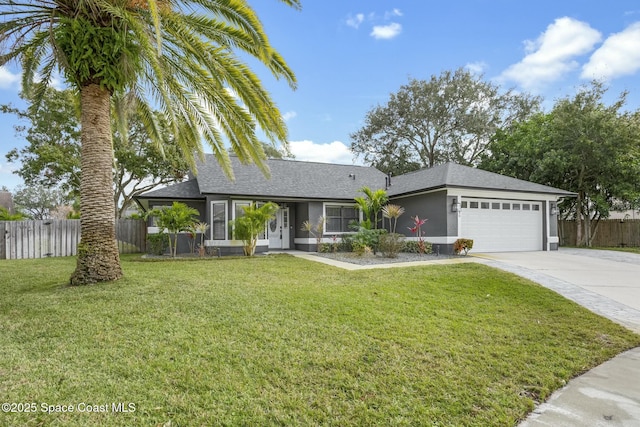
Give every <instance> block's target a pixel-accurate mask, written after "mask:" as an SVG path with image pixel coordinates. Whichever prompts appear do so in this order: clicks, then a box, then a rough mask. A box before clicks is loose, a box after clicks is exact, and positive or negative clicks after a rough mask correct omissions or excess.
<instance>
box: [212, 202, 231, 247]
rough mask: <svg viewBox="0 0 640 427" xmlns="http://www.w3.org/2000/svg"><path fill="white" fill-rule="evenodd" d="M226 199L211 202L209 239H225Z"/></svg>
mask: <svg viewBox="0 0 640 427" xmlns="http://www.w3.org/2000/svg"><path fill="white" fill-rule="evenodd" d="M227 203H228V202H227V201H226V200H214V201H212V202H211V239H212V240H227V222H228V221H227Z"/></svg>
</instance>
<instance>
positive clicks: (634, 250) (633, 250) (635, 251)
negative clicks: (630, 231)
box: [591, 247, 640, 254]
mask: <svg viewBox="0 0 640 427" xmlns="http://www.w3.org/2000/svg"><path fill="white" fill-rule="evenodd" d="M591 249H600V250H603V251H618V252H629V253H632V254H640V247H624V248H620V247H612V248H610V247H606V248H599V247H596V248H591Z"/></svg>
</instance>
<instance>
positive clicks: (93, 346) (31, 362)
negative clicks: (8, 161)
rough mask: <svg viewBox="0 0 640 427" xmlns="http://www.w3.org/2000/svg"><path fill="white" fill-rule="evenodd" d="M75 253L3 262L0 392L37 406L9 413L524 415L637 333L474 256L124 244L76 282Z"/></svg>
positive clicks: (182, 419)
mask: <svg viewBox="0 0 640 427" xmlns="http://www.w3.org/2000/svg"><path fill="white" fill-rule="evenodd" d="M74 263H75V260H74V259H72V258H60V259H45V260H23V261H0V273H1V274H0V287H1V290H2V298H1V299H0V402H15V403H22V404H25V403H26V404H30V403H35V405H34V406H35V408H36V411H35V412H31V413H0V425H24V426H39V425H82V426H102V425H121V426H132V425H150V426H163V425H166V426H195V425H198V426H204V425H229V426H235V425H247V426H248V425H251V426H253V425H256V426H257V425H260V426H266V425H286V426H296V425H299V426H307V425H336V426H348V425H357V426H360V425H389V426H391V425H433V426H445V425H446V426H449V425H455V426H514V425H516V423H517V422H518V421H519V420H521V419H522V418H524V417H525V416H526V414H527V413H528V412H529V411H531V409H532V408H533V406H534V400H537V399H544V398H546V397H548V396H549V394H550V393H551V392H552V391H553V390H555V389H556V388H558V387H561V386H562V385H563V384H564V383H565V382H566V381H568V380H569V379H570V378H572V377H574V376H576V375H578V374H580V373H582V372H584V371H586V370H588V369H590V368H592V367H594V366H596V365H598V364H600V363H602V362H603V361H605V360H607V359H610V358H611V357H613V356H614V355H616V354H618V353H620V352H621V351H623V350H626V349H629V348H632V347H634V346H638V345H640V336H638V335H634V334H632V333H631V332H628V331H627V330H625V329H623V328H622V327H620V326H618V325H616V324H614V323H612V322H610V321H608V320H605V319H603V318H600V317H598V316H596V315H594V314H592V313H590V312H589V311H586V310H584V309H582V308H581V307H579V306H577V305H576V304H574V303H572V302H570V301H567V300H565V299H563V298H561V297H559V296H557V295H556V294H554V293H552V292H550V291H548V290H546V289H544V288H542V287H540V286H537V285H535V284H533V283H531V282H529V281H526V280H524V279H520V278H517V277H515V276H513V275H511V274H508V273H504V272H500V271H497V270H493V269H491V268H489V267H486V266H483V265H478V264H453V265H446V266H429V267H413V268H403V269H389V270H365V271H355V272H347V271H344V270H340V269H337V268H333V267H329V266H326V265H323V264H319V263H314V262H310V261H305V260H301V259H296V258H293V257H288V256H273V257H257V258H254V259H224V258H223V259H213V260H206V261H160V262H143V261H141V260H140V259H139V256H125V257H124V259H123V267H124V270H125V274H126V277H125V278H124V279H122V280H120V281H118V282H116V283H111V284H102V285H97V286H87V287H77V288H72V287H67V286H66V285H65V282H66V281H67V280H68V278H69V276H70V275H71V272H72V271H73V269H74ZM114 403H115V404H116V407H114V406H112V404H114ZM118 403H121V404H122V405H120V407H118V406H117V405H118ZM129 404H131V405H129ZM47 405H52V406H53V408H52V409H53V410H62V409H65V408H63V407H62V406H60V407H55V405H70V406H68V407H66V409H69V408H72V409H73V410H74V412H57V413H51V414H48V413H45V412H43V409H44V408H45V407H46V408H49V406H47ZM24 407H25V406H24V405H23V406H22V409H24ZM28 407H29V408H30V406H28ZM15 408H16V409H18V405H16V406H15ZM87 409H92V410H94V411H93V412H86V411H87ZM114 409H127V410H129V412H116V411H115V410H114ZM79 411H82V412H79Z"/></svg>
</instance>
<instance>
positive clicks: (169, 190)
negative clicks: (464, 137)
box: [137, 155, 573, 254]
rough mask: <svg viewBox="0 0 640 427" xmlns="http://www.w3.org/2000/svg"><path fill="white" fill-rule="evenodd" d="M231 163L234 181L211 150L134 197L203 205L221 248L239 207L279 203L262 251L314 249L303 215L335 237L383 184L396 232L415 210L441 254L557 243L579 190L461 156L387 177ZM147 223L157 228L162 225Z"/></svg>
mask: <svg viewBox="0 0 640 427" xmlns="http://www.w3.org/2000/svg"><path fill="white" fill-rule="evenodd" d="M232 163H233V171H234V174H235V181H230V180H228V179H227V177H226V176H225V175H224V173H223V172H222V169H221V168H220V166H219V165H218V163H217V161H216V159H215V158H214V156H213V155H206V157H205V160H204V162H202V163H199V164H198V175H197V177H192V179H190V180H189V181H186V182H182V183H179V184H175V185H172V186H169V187H166V188H162V189H159V190H155V191H151V192H149V193H146V194H144V195H142V196H140V197H138V199H137V201H138V203H139V204H140V206H142V207H143V209H152V208H154V207H158V206H163V205H170V204H171V203H172V202H173V201H180V202H183V203H186V204H188V205H189V206H191V207H193V208H195V209H197V210H198V212H200V220H201V221H204V222H207V223H208V224H209V225H210V226H211V227H210V230H209V232H208V234H207V239H206V245H207V246H213V247H216V248H219V249H220V251H221V253H222V254H230V253H241V252H242V249H241V242H240V241H236V240H234V239H233V236H232V235H231V232H230V229H229V226H228V223H229V221H231V220H233V219H235V217H236V216H237V215H240V214H241V213H242V212H243V211H242V206H246V205H248V204H250V203H251V202H268V201H272V202H276V203H278V205H280V208H281V209H280V210H279V211H278V213H277V217H276V219H275V220H273V221H271V223H269V224H267V226H266V230H265V234H264V236H262V239H261V240H259V242H258V247H257V252H265V251H269V250H278V249H298V250H303V251H312V250H315V242H316V240H315V239H314V238H313V236H310V235H309V234H308V233H307V232H304V231H302V230H301V227H302V223H303V222H304V221H310V222H311V223H316V222H317V221H318V218H320V217H324V218H325V219H326V224H325V233H324V236H323V239H324V241H325V242H331V241H332V239H333V238H334V236H338V237H339V236H340V235H343V234H345V233H349V232H352V230H350V229H349V222H351V221H352V220H354V219H359V212H358V211H357V209H356V208H355V204H354V197H356V196H361V195H362V194H361V193H360V192H359V190H360V189H361V188H362V187H364V186H366V187H369V188H371V189H374V190H375V189H386V191H387V194H388V196H389V199H390V203H394V204H397V205H400V206H402V207H404V208H405V214H404V215H402V216H401V217H400V218H399V220H398V225H397V230H396V231H397V232H399V233H403V234H406V235H407V238H408V239H412V238H415V237H414V236H413V235H412V234H411V233H410V231H409V229H408V227H410V226H411V225H412V219H411V217H413V216H415V215H418V216H419V217H420V218H427V219H428V221H427V223H426V224H425V225H424V226H423V227H422V230H423V232H424V238H425V240H427V241H429V242H431V243H432V244H433V245H434V248H436V249H437V250H439V251H440V253H450V252H451V251H452V247H453V243H454V242H455V241H456V239H458V238H469V239H473V240H474V248H473V250H474V252H498V251H500V252H502V251H541V250H544V251H547V250H556V249H557V248H558V230H557V221H556V219H557V218H556V215H557V202H558V200H559V199H560V198H562V197H570V196H573V193H571V192H568V191H564V190H560V189H557V188H552V187H548V186H544V185H540V184H535V183H531V182H527V181H522V180H518V179H514V178H510V177H506V176H503V175H499V174H495V173H491V172H487V171H483V170H480V169H476V168H471V167H467V166H461V165H458V164H455V163H447V164H443V165H438V166H435V167H433V168H429V169H422V170H419V171H416V172H412V173H408V174H406V175H401V176H396V177H391V178H390V177H388V176H386V175H385V174H384V173H382V172H380V171H379V170H377V169H375V168H372V167H366V166H353V165H338V164H326V163H313V162H302V161H294V160H279V159H270V160H268V161H267V164H268V166H269V169H270V171H271V178H270V179H266V178H265V177H264V176H263V175H262V173H261V172H260V170H259V169H258V168H256V166H255V165H242V164H241V163H240V162H239V161H238V159H237V158H234V157H232ZM149 225H150V227H149V232H150V233H153V232H157V229H155V228H154V227H152V225H153V224H151V223H150V224H149ZM183 247H184V248H186V244H184V246H183ZM179 249H181V248H179Z"/></svg>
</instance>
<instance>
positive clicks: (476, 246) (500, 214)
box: [460, 198, 543, 252]
mask: <svg viewBox="0 0 640 427" xmlns="http://www.w3.org/2000/svg"><path fill="white" fill-rule="evenodd" d="M462 202H463V203H462V209H461V211H460V228H461V230H460V231H461V232H460V236H461V237H464V238H468V239H473V241H474V243H473V250H474V252H508V251H536V250H542V235H543V232H542V206H541V203H540V202H527V201H519V200H482V199H465V198H463V199H462ZM465 202H466V203H465ZM525 205H526V206H525ZM471 206H474V208H472V207H471ZM505 207H508V209H504V208H505ZM525 207H526V208H528V209H527V210H524V208H525ZM483 208H484V209H483ZM514 208H516V209H514Z"/></svg>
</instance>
